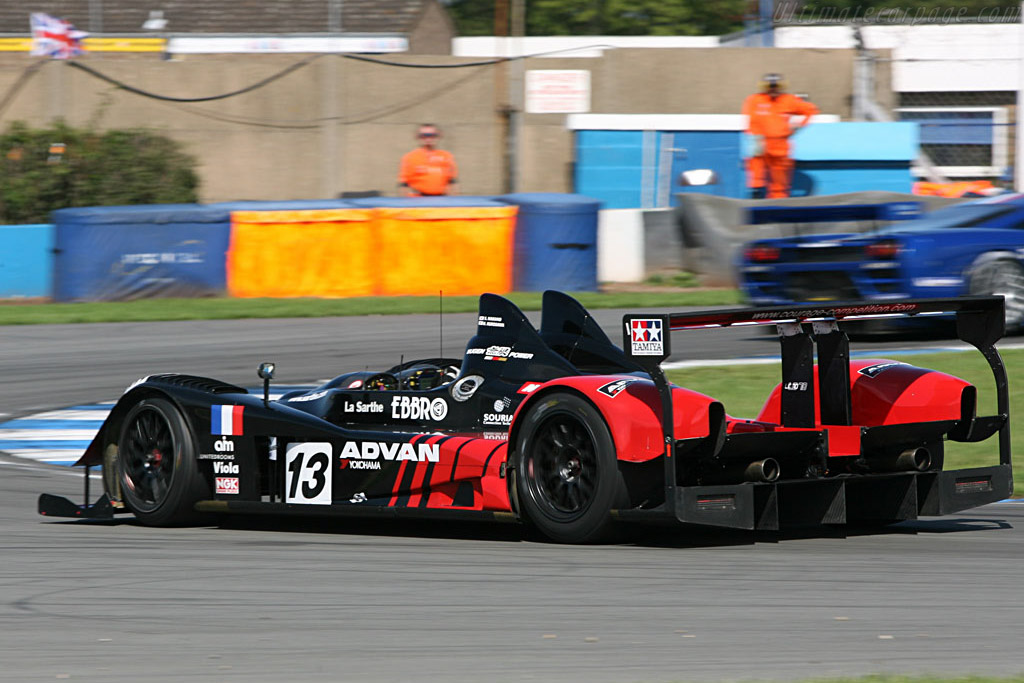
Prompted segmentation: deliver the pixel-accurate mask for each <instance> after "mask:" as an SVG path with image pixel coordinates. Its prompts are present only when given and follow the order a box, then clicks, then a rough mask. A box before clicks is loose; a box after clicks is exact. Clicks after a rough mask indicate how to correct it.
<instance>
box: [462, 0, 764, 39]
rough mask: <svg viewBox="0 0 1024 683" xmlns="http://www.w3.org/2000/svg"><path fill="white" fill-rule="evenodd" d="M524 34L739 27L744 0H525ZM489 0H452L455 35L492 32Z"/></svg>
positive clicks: (705, 31) (706, 31)
mask: <svg viewBox="0 0 1024 683" xmlns="http://www.w3.org/2000/svg"><path fill="white" fill-rule="evenodd" d="M525 1H526V33H527V35H531V36H567V35H656V36H668V35H718V34H722V33H729V32H731V31H736V30H739V29H741V28H743V13H744V11H745V9H746V8H747V6H748V4H749V3H748V2H747V0H704V1H703V2H702V1H701V0H596V1H595V0H525ZM494 7H495V0H453V2H452V3H451V4H450V5H449V6H448V11H449V12H450V13H451V15H452V17H453V19H454V20H455V24H456V28H457V29H458V31H459V34H460V35H464V36H470V35H477V36H479V35H494V34H495V30H494Z"/></svg>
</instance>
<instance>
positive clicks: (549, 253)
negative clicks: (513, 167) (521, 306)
mask: <svg viewBox="0 0 1024 683" xmlns="http://www.w3.org/2000/svg"><path fill="white" fill-rule="evenodd" d="M498 199H500V200H501V201H504V202H507V203H509V204H516V205H517V206H518V207H519V215H518V216H517V217H516V240H515V256H514V259H513V262H512V288H513V289H514V290H516V291H519V292H540V291H543V290H545V289H560V290H563V291H570V292H582V291H596V290H597V214H598V210H599V209H600V208H601V201H600V200H597V199H594V198H592V197H585V196H583V195H578V194H555V193H547V192H522V193H518V194H507V195H504V196H502V197H499V198H498Z"/></svg>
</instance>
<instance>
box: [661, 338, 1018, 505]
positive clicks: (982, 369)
mask: <svg viewBox="0 0 1024 683" xmlns="http://www.w3.org/2000/svg"><path fill="white" fill-rule="evenodd" d="M1001 355H1002V357H1003V362H1004V363H1005V365H1006V374H1007V377H1008V379H1009V384H1010V415H1011V416H1014V415H1016V416H1019V415H1021V414H1022V411H1024V350H1009V351H1003V352H1001ZM891 357H892V358H895V359H899V360H903V361H905V362H907V363H911V364H912V365H917V366H919V367H925V368H931V369H933V370H939V371H941V372H945V373H948V374H951V375H956V376H957V377H960V378H962V379H965V380H967V381H968V382H971V383H972V384H974V385H975V386H976V387H977V388H978V414H979V415H994V414H995V412H996V398H995V382H994V381H993V380H992V371H991V370H990V369H989V367H988V363H986V362H985V359H984V358H983V357H982V355H981V354H980V353H977V352H969V351H965V352H963V353H929V354H920V355H916V354H915V355H912V356H911V355H907V356H902V357H901V356H899V355H898V354H892V355H891ZM780 372H781V370H780V366H779V365H777V364H769V365H729V366H722V367H711V368H687V369H684V370H671V371H669V372H668V373H666V374H667V375H668V377H669V379H670V380H672V381H673V382H675V383H676V384H678V385H680V386H684V387H687V388H689V389H693V390H695V391H699V392H701V393H703V394H707V395H708V396H714V397H715V398H716V399H718V400H719V401H721V402H722V405H724V406H725V410H726V412H727V413H729V414H730V415H732V416H734V417H747V418H752V417H757V414H758V413H759V412H760V411H761V407H762V405H763V404H764V402H765V400H767V398H768V394H769V393H770V392H771V390H772V389H773V388H774V387H775V385H776V384H778V382H779V378H780V375H779V373H780ZM1013 427H1014V425H1013V424H1012V422H1011V429H1010V436H1011V445H1012V453H1013V454H1014V456H1015V457H1016V459H1015V462H1014V464H1013V479H1014V496H1017V497H1020V496H1024V430H1021V429H1014V428H1013ZM997 464H999V444H998V441H997V437H995V436H993V437H992V438H990V439H987V440H985V441H982V442H980V443H956V442H953V441H947V442H946V465H945V466H946V468H947V469H959V468H964V467H979V466H987V465H997Z"/></svg>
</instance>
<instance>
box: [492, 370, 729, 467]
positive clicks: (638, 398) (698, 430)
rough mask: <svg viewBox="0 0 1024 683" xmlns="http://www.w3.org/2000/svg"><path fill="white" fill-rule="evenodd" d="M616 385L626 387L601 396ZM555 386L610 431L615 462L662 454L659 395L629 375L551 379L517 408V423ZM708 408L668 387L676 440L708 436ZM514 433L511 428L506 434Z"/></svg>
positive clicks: (699, 398) (707, 401)
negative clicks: (587, 406) (579, 399)
mask: <svg viewBox="0 0 1024 683" xmlns="http://www.w3.org/2000/svg"><path fill="white" fill-rule="evenodd" d="M618 382H625V387H624V388H622V389H621V390H619V391H618V392H616V393H614V395H611V392H608V393H604V392H602V391H600V389H601V388H602V387H607V386H609V385H612V384H616V383H618ZM557 387H565V388H567V389H571V390H575V391H576V392H577V393H580V394H583V395H584V396H585V397H586V398H587V399H588V400H589V401H590V402H591V403H593V404H594V406H595V407H596V408H597V409H598V411H600V413H601V415H602V417H604V420H605V423H606V424H607V425H608V429H609V430H610V431H611V434H612V441H613V442H614V443H615V450H616V452H617V454H618V458H619V460H624V461H627V462H644V461H647V460H651V459H653V458H657V457H660V456H662V455H664V453H665V437H664V433H663V431H662V428H661V401H660V399H659V397H658V390H657V388H656V387H655V386H654V382H652V381H651V380H649V379H640V378H638V377H634V376H630V375H583V376H575V377H563V378H560V379H556V380H552V381H550V382H547V383H545V384H544V385H543V386H542V387H541V388H540V389H537V390H536V391H535V392H533V393H532V394H531V395H530V397H529V398H527V399H526V400H525V401H523V402H522V403H521V404H520V405H519V408H518V410H517V411H516V418H518V417H519V414H520V413H521V412H522V411H524V410H526V409H528V408H529V406H531V405H533V404H534V403H535V402H537V401H538V400H539V401H543V400H544V398H543V397H544V394H545V393H547V392H548V391H549V390H551V389H554V388H557ZM713 403H716V401H715V399H713V398H711V397H710V396H705V395H704V394H700V393H697V392H696V391H690V390H689V389H683V388H681V387H672V408H673V412H674V416H675V438H676V439H690V438H695V437H702V436H707V435H708V433H709V428H708V411H709V408H710V406H711V405H712V404H713ZM513 425H515V419H513ZM514 432H515V427H514V426H513V429H512V432H510V433H514Z"/></svg>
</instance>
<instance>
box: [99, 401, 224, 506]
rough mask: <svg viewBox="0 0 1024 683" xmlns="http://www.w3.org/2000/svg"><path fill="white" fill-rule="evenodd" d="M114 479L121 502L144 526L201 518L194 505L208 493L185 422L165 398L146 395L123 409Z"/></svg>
mask: <svg viewBox="0 0 1024 683" xmlns="http://www.w3.org/2000/svg"><path fill="white" fill-rule="evenodd" d="M117 482H118V484H119V485H120V488H121V493H122V495H123V500H124V504H125V506H127V508H128V509H129V510H131V511H132V512H133V513H135V516H136V517H137V518H138V520H139V521H140V522H142V523H143V524H145V525H147V526H176V525H181V524H188V523H194V522H197V521H199V520H200V519H201V515H200V514H199V513H196V512H195V511H194V509H193V506H194V505H195V503H196V501H198V500H200V499H202V498H204V497H209V496H208V492H207V491H206V488H207V487H206V484H205V483H204V481H203V479H202V477H201V476H200V475H199V470H198V467H197V465H196V458H195V445H194V442H193V439H192V434H191V432H190V430H189V427H188V424H187V423H186V422H185V418H184V417H183V416H182V414H181V412H180V411H179V410H178V409H177V408H176V407H175V406H174V404H172V403H171V402H170V401H168V400H166V399H163V398H147V399H144V400H142V401H140V402H139V403H137V404H136V405H135V406H133V407H132V409H131V410H130V411H128V414H127V416H125V419H124V422H123V423H122V428H121V438H120V440H119V441H118V452H117ZM204 494H205V495H204Z"/></svg>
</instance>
